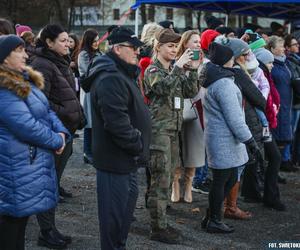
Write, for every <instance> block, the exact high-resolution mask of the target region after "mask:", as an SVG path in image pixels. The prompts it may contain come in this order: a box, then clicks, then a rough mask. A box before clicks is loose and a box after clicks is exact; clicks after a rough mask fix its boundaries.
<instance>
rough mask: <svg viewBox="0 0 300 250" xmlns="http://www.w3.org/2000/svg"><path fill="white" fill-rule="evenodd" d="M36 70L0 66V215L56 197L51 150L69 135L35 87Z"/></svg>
mask: <svg viewBox="0 0 300 250" xmlns="http://www.w3.org/2000/svg"><path fill="white" fill-rule="evenodd" d="M42 87H43V78H42V76H41V74H39V73H38V72H36V71H33V70H32V69H30V68H28V69H27V72H26V74H25V73H24V74H23V75H22V74H20V73H18V72H15V71H12V70H9V69H7V68H5V67H3V66H0V100H1V102H0V149H1V150H0V215H1V214H2V215H10V216H14V217H24V216H29V215H32V214H37V213H40V212H43V211H46V210H48V209H50V208H52V207H54V206H55V205H56V203H57V200H58V190H57V180H56V172H55V166H54V151H55V150H57V149H59V148H61V147H62V145H63V140H62V138H61V136H60V135H58V132H62V133H65V134H66V135H69V132H68V131H67V130H66V128H65V127H64V126H63V125H62V123H61V122H60V120H59V119H58V118H57V116H56V115H55V113H54V112H53V111H51V110H50V108H49V104H48V100H47V98H46V97H45V95H44V94H43V93H42V92H41V91H40V89H41V88H42Z"/></svg>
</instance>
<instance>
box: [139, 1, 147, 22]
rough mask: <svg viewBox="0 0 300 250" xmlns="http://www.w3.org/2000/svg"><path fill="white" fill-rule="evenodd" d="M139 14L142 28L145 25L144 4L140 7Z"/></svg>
mask: <svg viewBox="0 0 300 250" xmlns="http://www.w3.org/2000/svg"><path fill="white" fill-rule="evenodd" d="M140 14H141V18H142V25H143V26H144V25H145V24H146V23H147V15H146V4H144V3H143V4H142V5H141V7H140Z"/></svg>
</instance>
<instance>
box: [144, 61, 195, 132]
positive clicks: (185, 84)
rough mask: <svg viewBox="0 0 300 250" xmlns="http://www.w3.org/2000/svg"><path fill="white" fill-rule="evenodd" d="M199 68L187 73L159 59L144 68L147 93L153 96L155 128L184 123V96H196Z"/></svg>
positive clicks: (163, 129)
mask: <svg viewBox="0 0 300 250" xmlns="http://www.w3.org/2000/svg"><path fill="white" fill-rule="evenodd" d="M197 79H198V74H197V70H191V71H189V72H188V73H186V72H185V70H183V69H181V68H179V67H177V66H176V65H175V67H173V68H172V69H170V70H166V69H164V68H163V66H162V64H161V63H160V62H159V61H158V60H157V59H156V60H155V61H154V63H153V64H151V65H149V67H148V68H147V69H146V71H145V75H144V87H145V94H146V96H147V97H148V98H149V100H150V105H149V108H150V112H151V120H152V132H153V133H154V134H157V133H170V132H171V133H172V132H174V131H179V130H180V129H181V124H182V111H183V103H184V102H183V100H184V98H193V97H194V96H195V95H196V94H197V93H198V90H199V88H198V80H197Z"/></svg>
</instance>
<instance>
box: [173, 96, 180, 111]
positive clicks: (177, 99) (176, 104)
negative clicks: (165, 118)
mask: <svg viewBox="0 0 300 250" xmlns="http://www.w3.org/2000/svg"><path fill="white" fill-rule="evenodd" d="M174 109H181V99H180V97H174Z"/></svg>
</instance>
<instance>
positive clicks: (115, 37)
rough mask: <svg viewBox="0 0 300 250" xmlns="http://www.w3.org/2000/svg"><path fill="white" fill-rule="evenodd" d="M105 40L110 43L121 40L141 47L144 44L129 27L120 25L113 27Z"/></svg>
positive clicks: (120, 41)
mask: <svg viewBox="0 0 300 250" xmlns="http://www.w3.org/2000/svg"><path fill="white" fill-rule="evenodd" d="M107 40H108V43H109V44H110V45H113V44H117V43H123V42H128V43H130V44H132V45H133V46H136V47H141V46H143V45H144V43H143V42H141V41H140V40H139V39H138V38H137V36H136V35H135V34H134V32H133V31H132V30H131V29H129V28H125V27H122V26H121V27H116V28H114V29H113V30H112V32H111V33H110V35H109V36H108V37H107Z"/></svg>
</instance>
